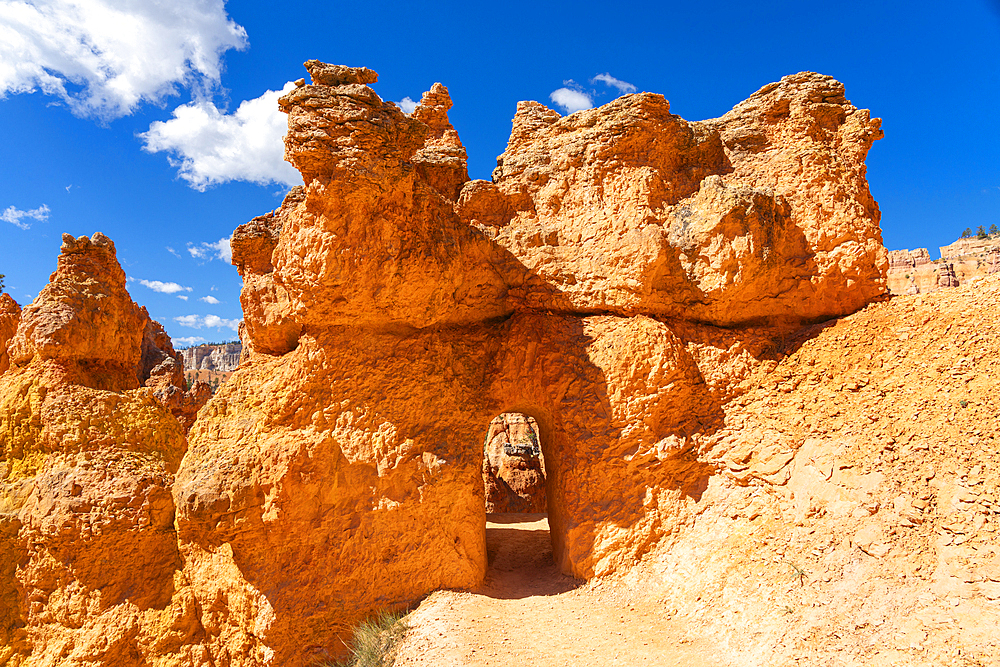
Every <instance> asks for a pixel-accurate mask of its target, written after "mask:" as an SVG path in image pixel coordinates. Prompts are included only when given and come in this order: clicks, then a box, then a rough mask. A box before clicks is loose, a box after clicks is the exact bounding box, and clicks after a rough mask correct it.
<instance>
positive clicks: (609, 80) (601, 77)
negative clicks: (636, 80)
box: [590, 72, 639, 93]
mask: <svg viewBox="0 0 1000 667" xmlns="http://www.w3.org/2000/svg"><path fill="white" fill-rule="evenodd" d="M598 81H600V82H601V83H603V84H605V85H607V86H611V87H612V88H617V89H618V90H619V91H621V92H622V93H634V92H635V91H637V90H639V89H638V88H636V87H635V86H634V85H632V84H631V83H629V82H628V81H622V80H621V79H616V78H615V77H613V76H611V74H609V73H608V72H605V73H604V74H598V75H597V76H595V77H594V78H593V79H591V80H590V82H591V83H597V82H598Z"/></svg>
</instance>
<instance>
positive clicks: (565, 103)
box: [549, 81, 594, 113]
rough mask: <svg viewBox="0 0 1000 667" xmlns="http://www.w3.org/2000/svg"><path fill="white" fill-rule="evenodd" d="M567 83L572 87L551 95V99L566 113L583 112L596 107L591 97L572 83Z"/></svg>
mask: <svg viewBox="0 0 1000 667" xmlns="http://www.w3.org/2000/svg"><path fill="white" fill-rule="evenodd" d="M566 83H567V85H569V86H572V87H569V88H559V89H557V90H553V91H552V94H551V95H549V99H550V100H552V101H553V102H555V103H556V104H558V105H559V106H561V107H562V108H563V110H564V111H565V112H566V113H573V112H575V111H583V110H584V109H590V108H592V107H593V106H594V102H593V100H591V99H590V95H588V94H587V93H585V92H583V91H582V90H579V89H578V88H577V87H576V84H574V83H573V82H572V81H567V82H566Z"/></svg>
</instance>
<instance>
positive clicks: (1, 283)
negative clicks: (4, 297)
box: [0, 273, 7, 294]
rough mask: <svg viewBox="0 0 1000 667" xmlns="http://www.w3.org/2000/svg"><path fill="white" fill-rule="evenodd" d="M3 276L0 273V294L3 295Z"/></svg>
mask: <svg viewBox="0 0 1000 667" xmlns="http://www.w3.org/2000/svg"><path fill="white" fill-rule="evenodd" d="M6 277H7V276H5V275H4V274H2V273H0V294H3V279H4V278H6Z"/></svg>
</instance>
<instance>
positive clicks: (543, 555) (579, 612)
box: [396, 514, 730, 667]
mask: <svg viewBox="0 0 1000 667" xmlns="http://www.w3.org/2000/svg"><path fill="white" fill-rule="evenodd" d="M488 519H489V521H488V523H487V525H486V544H487V550H488V553H489V559H490V568H489V571H488V572H487V574H486V580H485V582H484V583H483V585H482V587H480V588H479V589H477V590H474V591H437V592H435V593H433V594H432V595H430V596H429V597H428V598H427V599H425V600H424V601H423V603H422V604H421V605H420V607H418V608H417V610H416V611H414V612H413V613H412V614H410V616H409V617H408V618H407V621H408V623H409V624H410V626H411V630H410V632H409V633H408V634H407V637H406V640H405V641H404V643H403V645H402V647H401V649H400V654H399V657H398V658H397V661H396V665H397V667H406V666H409V665H433V666H434V667H449V666H457V665H462V666H463V667H464V666H469V667H480V666H482V667H485V666H493V665H524V664H530V665H532V666H535V667H547V666H549V665H551V666H553V667H555V666H562V665H572V666H574V667H582V666H586V665H600V667H611V666H613V665H650V666H654V665H655V666H660V665H662V666H664V667H672V666H674V665H677V666H680V665H688V666H695V667H700V666H704V667H723V666H725V665H729V664H730V663H729V662H726V661H724V660H722V659H721V658H719V657H717V656H715V655H714V654H715V653H716V651H715V650H714V647H713V646H712V645H711V644H710V643H708V642H706V641H704V640H700V639H692V638H691V637H688V636H686V634H685V632H684V628H683V626H682V625H681V624H680V623H677V622H676V621H671V620H670V619H669V618H668V617H667V615H666V611H665V610H664V609H662V608H657V606H655V605H652V604H650V603H648V602H647V603H643V602H639V601H634V600H633V601H630V600H629V599H628V597H627V596H626V595H623V594H622V592H621V591H619V590H618V589H616V588H615V587H613V586H612V585H609V584H607V583H604V584H599V585H591V584H582V583H581V582H578V581H576V580H574V579H572V578H570V577H567V576H565V575H563V574H561V573H560V572H559V569H558V568H557V567H556V566H555V565H554V564H553V562H552V547H551V545H550V542H549V526H548V521H547V519H546V518H545V515H544V514H504V515H490V516H489V517H488Z"/></svg>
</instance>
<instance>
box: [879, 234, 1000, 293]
mask: <svg viewBox="0 0 1000 667" xmlns="http://www.w3.org/2000/svg"><path fill="white" fill-rule="evenodd" d="M940 250H941V258H940V259H937V260H931V256H930V253H929V252H928V251H927V248H917V249H916V250H890V251H889V272H888V273H887V274H886V275H887V279H888V285H889V291H890V292H892V293H893V294H922V293H927V292H933V291H935V290H938V289H941V288H942V287H958V286H959V285H961V284H963V283H965V282H967V281H970V280H973V279H975V278H981V277H983V276H987V275H992V274H994V273H1000V238H985V239H980V238H977V237H972V238H964V239H959V240H957V241H955V242H954V243H952V244H950V245H946V246H941V249H940Z"/></svg>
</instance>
